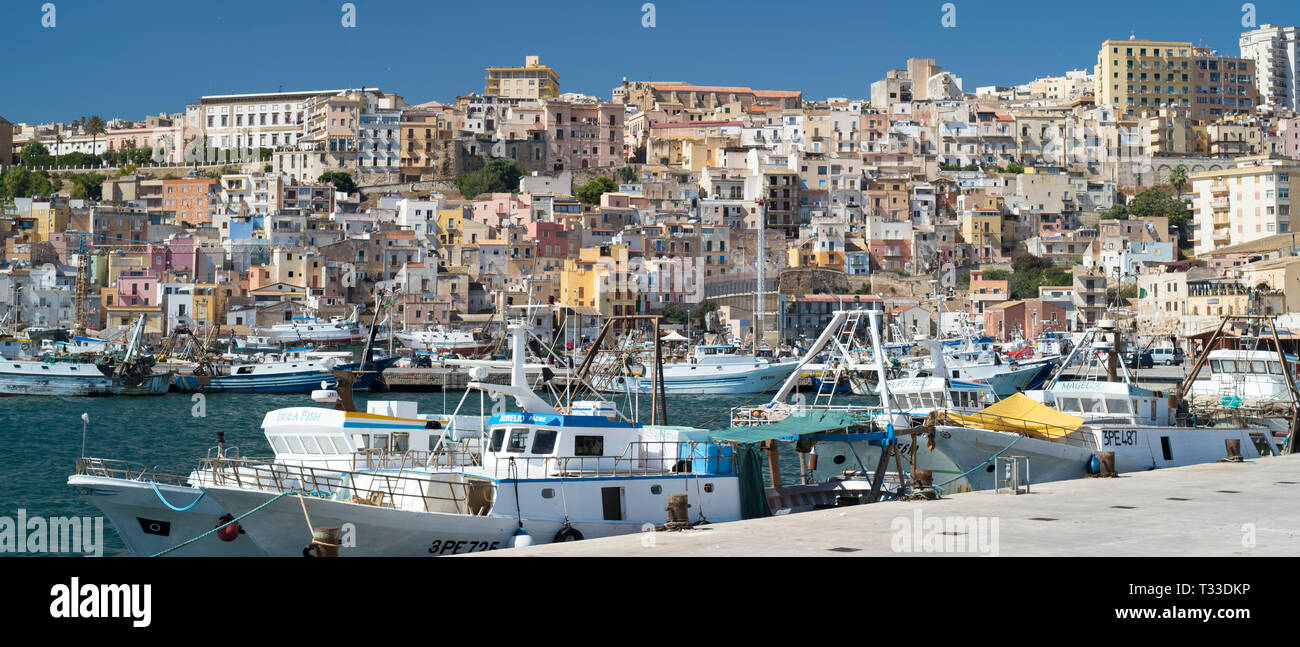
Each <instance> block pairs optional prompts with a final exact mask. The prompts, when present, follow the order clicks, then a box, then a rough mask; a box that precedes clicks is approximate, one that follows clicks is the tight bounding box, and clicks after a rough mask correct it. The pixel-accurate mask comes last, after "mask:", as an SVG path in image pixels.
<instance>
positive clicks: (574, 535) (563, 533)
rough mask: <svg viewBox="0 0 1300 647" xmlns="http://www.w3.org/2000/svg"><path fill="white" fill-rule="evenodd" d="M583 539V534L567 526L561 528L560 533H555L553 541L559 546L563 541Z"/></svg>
mask: <svg viewBox="0 0 1300 647" xmlns="http://www.w3.org/2000/svg"><path fill="white" fill-rule="evenodd" d="M583 539H584V537H583V536H582V533H581V532H579V531H578V529H577V528H574V527H573V526H570V525H568V524H565V526H564V527H563V528H560V531H559V532H557V533H555V538H554V539H552V540H551V541H552V542H553V543H557V544H558V543H560V542H562V541H582V540H583Z"/></svg>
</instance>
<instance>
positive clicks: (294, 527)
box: [205, 318, 741, 556]
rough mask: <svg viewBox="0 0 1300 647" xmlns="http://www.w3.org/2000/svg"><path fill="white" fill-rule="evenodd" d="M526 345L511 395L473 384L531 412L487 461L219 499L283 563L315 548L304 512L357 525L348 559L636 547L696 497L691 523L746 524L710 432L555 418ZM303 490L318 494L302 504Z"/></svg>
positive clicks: (309, 476)
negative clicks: (532, 378)
mask: <svg viewBox="0 0 1300 647" xmlns="http://www.w3.org/2000/svg"><path fill="white" fill-rule="evenodd" d="M614 319H619V318H614ZM611 323H613V321H612V320H611V321H610V322H607V323H606V326H609V325H611ZM607 329H608V328H607ZM526 334H527V333H526V330H525V329H524V327H523V326H521V325H512V326H511V327H510V339H511V350H512V357H513V367H512V379H511V384H509V385H495V384H485V383H482V382H477V381H476V382H471V383H470V384H469V389H471V390H473V391H479V392H482V393H484V394H486V395H490V396H492V397H494V398H495V397H500V398H505V399H507V400H510V399H513V400H514V401H515V403H516V404H517V405H518V406H519V409H520V410H519V411H517V412H507V413H494V414H493V415H492V416H491V417H490V418H489V419H488V421H487V424H486V425H485V426H486V428H487V442H486V446H485V447H484V448H483V451H482V453H481V454H480V455H478V456H477V457H471V456H466V455H464V454H461V453H458V452H454V451H449V450H448V447H446V446H445V445H439V446H437V447H435V450H434V455H433V456H431V457H430V460H429V462H428V463H427V464H426V465H424V466H421V467H416V468H408V469H398V470H394V469H375V470H366V471H350V472H346V473H345V474H344V475H343V477H342V479H343V480H342V483H341V484H340V485H338V486H337V487H329V486H328V485H326V486H325V487H322V481H321V480H320V478H319V477H318V476H317V473H318V470H315V469H311V468H299V469H298V470H296V471H295V472H294V476H292V477H290V478H283V479H277V480H274V481H272V480H270V479H266V478H262V479H261V480H260V481H259V483H260V486H259V487H254V488H249V487H247V485H248V483H249V481H248V479H247V478H246V477H240V478H238V479H235V478H231V477H229V476H227V475H226V474H224V473H223V472H220V471H215V472H214V473H213V477H214V480H213V482H212V483H211V484H210V485H207V486H206V487H205V489H206V491H207V492H208V496H210V497H213V498H215V499H216V500H217V501H218V502H220V503H221V504H222V505H223V506H224V507H225V508H227V509H230V510H239V511H248V510H254V509H257V512H256V513H255V514H251V515H249V516H248V517H246V518H245V519H244V520H242V521H241V522H240V523H241V525H242V526H243V527H244V529H245V530H247V532H248V533H249V535H250V536H251V537H252V538H253V539H254V541H255V542H257V544H258V545H259V546H261V547H262V548H263V549H265V550H266V552H267V553H268V554H270V555H286V556H292V555H299V554H301V553H302V551H303V549H304V546H307V545H308V544H309V543H310V542H311V541H312V532H311V528H309V527H307V525H306V524H305V523H304V511H303V510H304V508H305V511H306V512H305V514H306V516H307V517H309V518H310V519H311V523H312V525H313V526H315V527H317V528H319V527H337V528H341V527H344V524H347V527H348V528H349V529H350V530H349V532H351V533H352V537H354V539H355V541H353V542H350V543H344V544H343V545H342V547H341V548H340V551H339V554H340V555H342V556H431V555H446V554H456V553H468V552H481V551H484V550H492V549H497V548H505V547H508V546H512V545H521V544H527V543H549V542H555V541H568V540H575V539H582V538H589V537H603V536H609V535H616V534H626V533H635V532H640V531H642V530H643V529H644V528H645V527H646V526H647V525H648V526H650V527H654V526H656V525H660V524H663V523H664V522H665V519H666V517H667V516H668V515H667V514H666V513H665V507H666V505H667V504H668V503H669V502H670V496H671V495H684V496H685V497H686V500H687V505H689V506H690V507H689V510H690V513H689V514H690V516H691V518H692V519H693V520H708V521H711V522H723V521H731V520H736V519H739V518H741V494H740V489H741V488H740V482H739V480H740V479H739V476H738V469H737V462H738V461H737V459H736V457H735V456H734V455H733V453H732V448H731V447H729V446H721V445H718V444H716V443H711V442H709V440H708V438H709V434H708V432H707V431H705V430H702V429H693V428H689V427H673V426H667V425H662V424H655V423H654V420H653V419H652V423H651V424H643V423H641V422H639V421H638V420H637V419H636V418H635V417H628V416H627V414H625V413H620V412H618V411H617V410H616V409H615V408H614V407H613V404H612V403H611V402H608V401H605V400H574V399H569V400H568V401H567V402H566V403H564V404H561V405H559V406H553V405H551V404H550V403H548V402H546V401H545V400H542V399H541V398H539V397H538V396H537V395H536V394H535V393H533V391H532V390H531V389H530V388H529V386H528V384H527V383H526V381H525V378H524V365H523V362H524V359H525V355H526V351H525V346H524V342H525V336H526ZM592 352H593V353H594V352H598V351H596V350H593V351H592ZM580 379H581V378H580ZM654 401H655V400H654V399H652V405H651V409H652V411H657V410H658V409H656V408H655V404H654ZM658 404H659V405H660V407H662V406H663V403H662V402H659V403H658ZM254 469H256V468H254ZM267 469H268V470H269V469H270V468H269V467H268V468H267ZM304 490H305V491H307V492H310V493H311V494H310V495H308V496H302V497H299V496H298V495H297V494H296V493H297V492H300V491H304Z"/></svg>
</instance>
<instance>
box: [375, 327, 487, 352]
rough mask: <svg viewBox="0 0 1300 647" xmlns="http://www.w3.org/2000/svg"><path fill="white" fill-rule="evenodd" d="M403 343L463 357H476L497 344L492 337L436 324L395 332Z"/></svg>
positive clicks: (420, 349) (427, 350)
mask: <svg viewBox="0 0 1300 647" xmlns="http://www.w3.org/2000/svg"><path fill="white" fill-rule="evenodd" d="M393 336H394V337H396V338H397V340H398V341H400V342H402V345H403V346H405V347H407V348H410V349H411V350H416V351H424V352H427V353H430V354H435V355H445V354H451V353H455V354H457V355H460V356H462V357H476V356H478V355H482V354H483V353H486V352H488V351H490V350H492V349H493V348H494V347H495V346H496V344H495V343H494V342H493V341H492V340H490V339H480V338H479V337H477V336H475V334H474V333H473V332H470V331H466V330H451V329H448V328H445V327H442V326H436V327H433V328H429V329H427V330H411V331H402V332H396V333H393Z"/></svg>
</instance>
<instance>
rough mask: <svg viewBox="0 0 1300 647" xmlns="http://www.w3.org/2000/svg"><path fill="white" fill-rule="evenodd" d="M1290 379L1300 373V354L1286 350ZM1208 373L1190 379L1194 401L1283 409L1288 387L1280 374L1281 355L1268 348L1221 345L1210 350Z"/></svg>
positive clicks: (1287, 397) (1287, 396) (1241, 406)
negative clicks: (1246, 348)
mask: <svg viewBox="0 0 1300 647" xmlns="http://www.w3.org/2000/svg"><path fill="white" fill-rule="evenodd" d="M1285 358H1286V370H1287V371H1288V372H1289V373H1290V374H1291V379H1292V380H1296V379H1297V375H1300V358H1297V357H1296V356H1295V355H1290V354H1287V355H1286V356H1285ZM1208 368H1209V369H1210V375H1209V376H1208V377H1204V378H1201V379H1197V380H1196V381H1194V382H1192V393H1191V398H1192V401H1193V403H1194V404H1197V405H1201V404H1205V405H1210V406H1214V405H1218V406H1221V407H1224V408H1247V409H1254V408H1270V409H1285V408H1286V407H1288V406H1289V405H1290V404H1291V397H1290V393H1291V389H1290V386H1289V385H1288V384H1287V377H1286V376H1285V375H1283V374H1282V370H1283V368H1282V358H1279V357H1278V354H1277V352H1275V351H1268V350H1241V349H1220V350H1212V351H1210V355H1209V358H1208Z"/></svg>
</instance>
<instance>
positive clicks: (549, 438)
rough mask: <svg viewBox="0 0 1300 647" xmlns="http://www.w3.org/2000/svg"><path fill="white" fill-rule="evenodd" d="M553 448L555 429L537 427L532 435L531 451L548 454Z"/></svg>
mask: <svg viewBox="0 0 1300 647" xmlns="http://www.w3.org/2000/svg"><path fill="white" fill-rule="evenodd" d="M554 450H555V430H554V429H538V430H537V433H536V434H534V435H533V449H532V453H534V454H549V453H551V452H552V451H554Z"/></svg>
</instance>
